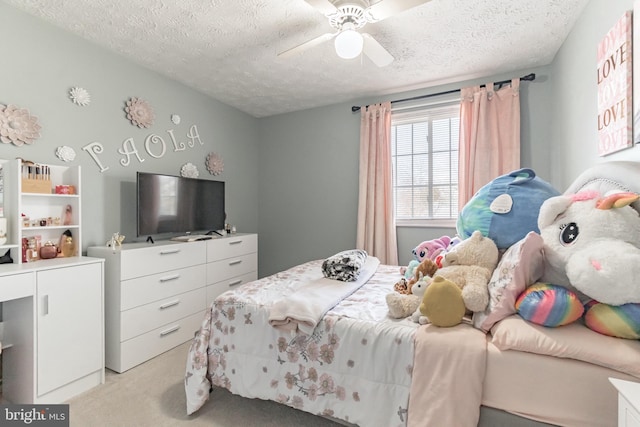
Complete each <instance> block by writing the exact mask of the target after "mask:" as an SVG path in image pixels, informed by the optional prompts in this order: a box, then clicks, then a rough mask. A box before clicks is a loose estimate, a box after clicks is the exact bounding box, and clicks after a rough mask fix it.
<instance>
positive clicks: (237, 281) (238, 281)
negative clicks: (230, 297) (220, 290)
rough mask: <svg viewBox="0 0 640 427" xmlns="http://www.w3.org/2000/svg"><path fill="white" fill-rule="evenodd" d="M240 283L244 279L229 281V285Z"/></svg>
mask: <svg viewBox="0 0 640 427" xmlns="http://www.w3.org/2000/svg"><path fill="white" fill-rule="evenodd" d="M240 283H242V279H240V280H236V281H235V282H231V283H229V287H231V286H236V285H239V284H240Z"/></svg>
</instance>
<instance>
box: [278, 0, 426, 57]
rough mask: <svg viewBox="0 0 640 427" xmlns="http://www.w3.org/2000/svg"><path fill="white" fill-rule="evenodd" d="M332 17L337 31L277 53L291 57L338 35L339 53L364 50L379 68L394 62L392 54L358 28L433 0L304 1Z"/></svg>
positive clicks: (336, 44)
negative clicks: (376, 0) (375, 0)
mask: <svg viewBox="0 0 640 427" xmlns="http://www.w3.org/2000/svg"><path fill="white" fill-rule="evenodd" d="M305 1H306V2H307V3H309V4H310V5H311V6H313V7H315V8H316V9H318V10H319V11H320V12H321V13H322V14H324V15H325V16H326V17H327V18H328V19H329V24H330V25H331V26H332V27H333V28H335V29H336V30H337V31H336V32H333V33H326V34H322V35H321V36H318V37H316V38H314V39H311V40H309V41H306V42H304V43H302V44H300V45H298V46H295V47H293V48H291V49H288V50H285V51H284V52H281V53H279V54H278V56H280V57H289V56H293V55H295V54H298V53H300V52H303V51H305V50H307V49H310V48H312V47H314V46H317V45H319V44H321V43H324V42H327V41H329V40H331V39H333V38H335V48H336V53H337V54H338V56H340V57H341V58H344V59H352V58H355V57H357V56H358V55H360V53H362V52H364V54H365V55H366V56H367V57H368V58H369V59H371V61H372V62H373V63H374V64H376V65H377V66H378V67H384V66H386V65H389V64H391V63H392V62H393V56H391V54H390V53H389V52H388V51H387V50H386V49H385V48H384V47H383V46H382V45H381V44H380V43H378V42H377V41H376V39H374V38H373V37H372V36H371V35H370V34H367V33H361V32H359V31H358V30H359V29H361V28H362V27H364V26H365V25H366V24H367V23H373V22H379V21H382V20H383V19H385V18H388V17H390V16H393V15H396V14H398V13H400V12H404V11H405V10H408V9H411V8H413V7H415V6H418V5H421V4H423V3H426V2H428V1H430V0H380V1H378V2H375V3H374V1H373V0H305Z"/></svg>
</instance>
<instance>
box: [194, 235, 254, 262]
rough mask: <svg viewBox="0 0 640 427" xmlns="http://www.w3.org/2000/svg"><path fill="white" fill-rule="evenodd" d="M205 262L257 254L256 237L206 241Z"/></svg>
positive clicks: (246, 236)
mask: <svg viewBox="0 0 640 427" xmlns="http://www.w3.org/2000/svg"><path fill="white" fill-rule="evenodd" d="M206 243H207V262H213V261H219V260H221V259H225V258H230V257H236V256H238V255H245V254H250V253H253V252H258V235H257V234H247V235H239V236H231V237H225V238H222V239H213V240H208V241H207V242H206Z"/></svg>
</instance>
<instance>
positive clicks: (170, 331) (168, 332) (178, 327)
mask: <svg viewBox="0 0 640 427" xmlns="http://www.w3.org/2000/svg"><path fill="white" fill-rule="evenodd" d="M178 329H180V325H176V326H174V327H173V328H169V329H165V330H164V331H162V332H160V336H161V337H164V336H167V335H169V334H171V333H173V332H176V331H177V330H178Z"/></svg>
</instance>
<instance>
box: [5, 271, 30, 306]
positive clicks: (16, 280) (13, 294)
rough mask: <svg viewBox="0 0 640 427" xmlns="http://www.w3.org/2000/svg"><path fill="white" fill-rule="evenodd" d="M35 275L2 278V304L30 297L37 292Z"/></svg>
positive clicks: (24, 274)
mask: <svg viewBox="0 0 640 427" xmlns="http://www.w3.org/2000/svg"><path fill="white" fill-rule="evenodd" d="M35 279H36V275H35V274H34V273H20V274H12V275H9V276H1V277H0V302H2V301H9V300H13V299H18V298H23V297H30V296H33V294H34V292H35Z"/></svg>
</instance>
